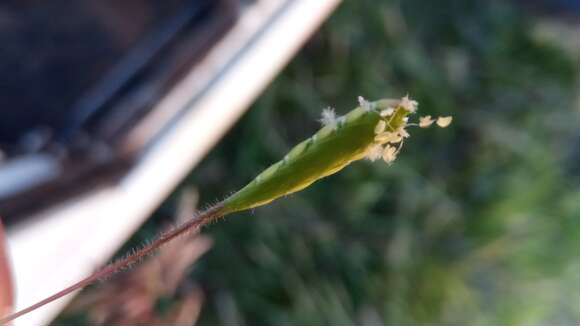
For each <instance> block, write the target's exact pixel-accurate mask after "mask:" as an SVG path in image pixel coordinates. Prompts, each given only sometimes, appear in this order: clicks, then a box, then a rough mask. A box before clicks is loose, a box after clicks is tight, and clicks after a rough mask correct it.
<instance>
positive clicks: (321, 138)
mask: <svg viewBox="0 0 580 326" xmlns="http://www.w3.org/2000/svg"><path fill="white" fill-rule="evenodd" d="M417 105H418V104H417V102H416V101H413V100H411V99H410V98H409V97H408V96H405V97H403V98H402V99H400V100H395V99H383V100H379V101H376V102H368V101H366V100H365V99H363V98H362V97H359V106H358V107H357V108H355V109H354V110H352V111H350V112H349V113H348V114H346V115H344V116H342V117H336V115H335V113H334V110H333V109H331V108H327V109H324V110H323V111H322V118H321V120H320V121H321V122H322V125H323V127H322V129H320V130H319V131H318V132H317V133H316V134H314V135H313V136H312V137H310V138H308V139H307V140H305V141H303V142H301V143H300V144H298V145H296V146H295V147H294V148H292V150H290V152H289V153H288V154H287V155H286V156H284V158H283V159H282V160H281V161H279V162H277V163H274V164H273V165H272V166H270V167H269V168H267V169H266V170H265V171H264V172H262V173H260V175H258V176H257V177H256V178H255V179H254V180H253V181H252V182H250V183H249V184H248V185H247V186H245V187H244V188H242V189H241V190H240V191H238V192H236V193H234V194H233V195H231V196H230V197H228V198H227V199H225V200H224V201H222V202H221V203H219V204H217V205H215V206H213V207H211V208H209V209H207V210H205V211H203V212H200V213H199V214H197V215H196V216H194V217H193V218H192V219H191V220H189V221H188V222H186V223H184V224H182V225H179V226H177V227H175V228H173V229H171V230H169V231H167V232H165V233H162V234H161V235H159V236H158V237H157V238H156V239H155V240H154V241H152V242H150V243H149V244H147V245H145V246H143V247H142V248H140V249H137V250H133V251H132V253H131V254H129V255H128V256H126V257H124V258H122V259H120V260H117V261H115V262H113V263H111V264H109V265H107V266H105V267H103V268H102V269H100V270H98V271H97V272H95V273H93V274H92V275H90V276H88V277H86V278H85V279H83V280H81V281H79V282H77V283H76V284H73V285H71V286H69V287H68V288H66V289H63V290H62V291H60V292H58V293H56V294H54V295H52V296H50V297H48V298H46V299H44V300H42V301H40V302H38V303H36V304H34V305H32V306H30V307H28V308H26V309H24V310H21V311H19V312H16V313H14V314H12V315H9V316H6V317H4V318H2V319H0V324H4V323H7V322H9V321H11V320H13V319H15V318H18V317H19V316H22V315H24V314H27V313H29V312H31V311H33V310H36V309H38V308H40V307H42V306H43V305H45V304H48V303H50V302H52V301H54V300H56V299H58V298H61V297H63V296H65V295H67V294H69V293H71V292H74V291H76V290H78V289H81V288H83V287H85V286H87V285H89V284H92V283H93V282H95V281H97V280H99V279H104V278H108V277H110V276H111V275H113V274H115V273H117V272H119V271H121V270H124V269H126V268H127V267H128V266H130V265H132V264H134V263H135V262H137V261H139V260H140V259H143V258H144V257H146V256H147V255H149V254H151V253H153V252H155V251H156V250H157V249H158V248H159V247H160V246H162V245H164V244H166V243H168V242H170V241H171V240H173V239H174V238H176V237H178V236H180V235H183V234H187V233H189V232H197V231H199V229H200V228H201V227H203V226H205V225H207V224H208V223H210V222H212V221H215V220H217V219H218V218H220V217H223V216H225V215H227V214H230V213H233V212H239V211H243V210H246V209H249V208H253V207H258V206H261V205H265V204H267V203H269V202H271V201H273V200H275V199H277V198H280V197H281V196H286V195H289V194H292V193H294V192H297V191H300V190H302V189H304V188H306V187H308V186H309V185H311V184H312V183H313V182H315V181H317V180H319V179H321V178H324V177H326V176H329V175H331V174H334V173H336V172H338V171H340V170H342V169H343V168H344V167H346V166H347V165H349V164H350V163H351V162H354V161H357V160H361V159H364V158H367V159H369V160H371V161H376V160H379V159H382V160H384V161H385V162H387V163H388V164H391V163H393V161H395V159H396V158H397V155H398V154H399V152H400V151H401V148H402V146H403V143H404V141H405V139H406V138H409V133H408V132H407V127H409V126H418V127H421V128H427V127H429V126H430V125H432V124H433V123H434V122H435V123H436V124H437V125H438V126H439V127H442V128H445V127H447V126H448V125H449V124H450V123H451V121H452V117H439V118H437V120H433V119H432V118H431V116H424V117H421V118H420V119H419V123H409V115H411V114H413V113H415V111H417Z"/></svg>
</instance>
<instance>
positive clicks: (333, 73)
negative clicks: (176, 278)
mask: <svg viewBox="0 0 580 326" xmlns="http://www.w3.org/2000/svg"><path fill="white" fill-rule="evenodd" d="M534 24H535V18H533V17H526V16H524V13H523V12H522V11H521V9H520V8H515V7H512V6H510V5H509V4H507V3H506V2H505V1H497V2H496V1H452V0H444V1H421V0H410V1H404V2H402V1H401V2H395V1H374V0H365V1H353V0H351V1H346V2H345V3H344V4H343V5H342V6H341V7H340V8H339V9H338V11H337V12H336V13H335V14H334V16H333V17H332V18H331V19H330V21H328V22H327V23H326V24H325V26H324V27H323V29H322V30H321V31H320V33H318V34H317V35H316V37H314V38H313V39H312V40H311V41H310V42H309V44H308V45H307V47H306V48H305V49H304V50H303V51H302V52H301V53H300V55H299V56H298V57H297V58H296V59H295V60H294V61H293V62H292V63H291V64H290V65H289V66H288V68H287V69H286V70H285V71H284V72H283V73H282V74H281V75H280V77H279V78H277V80H276V81H275V82H274V83H273V84H272V85H271V86H270V87H269V88H268V90H267V91H266V92H265V93H264V94H263V95H262V96H261V98H260V100H259V101H258V102H257V103H256V104H255V105H254V106H253V107H252V109H251V110H250V111H249V113H248V114H247V115H246V116H245V117H244V118H243V120H242V121H241V122H240V123H239V124H238V125H237V126H236V127H235V128H234V130H232V132H230V134H229V135H228V136H227V137H226V138H225V139H224V140H223V141H222V142H221V144H220V145H219V146H218V147H217V148H216V149H215V150H214V151H213V152H212V153H211V155H210V156H209V157H208V158H207V159H206V160H205V162H204V163H203V164H202V166H201V167H200V168H198V169H196V170H195V171H194V173H193V174H192V176H191V178H190V182H192V183H194V184H196V185H197V186H199V187H200V189H203V190H204V191H203V196H204V198H205V200H202V202H207V201H212V200H215V199H216V198H218V197H219V196H224V194H227V193H228V192H230V191H232V190H235V189H237V188H239V187H240V186H242V185H243V184H244V183H246V182H248V181H249V180H251V179H252V177H253V176H255V175H256V174H257V173H258V172H259V171H260V170H261V169H262V168H264V167H266V166H267V165H268V164H270V163H271V162H274V161H276V160H278V159H279V158H280V157H282V156H283V155H284V154H285V152H286V151H287V150H288V149H289V148H290V147H291V146H292V144H295V143H296V142H297V141H299V140H301V139H303V138H306V137H308V136H309V135H310V134H312V132H313V131H314V130H315V129H316V128H317V122H316V119H317V118H318V115H319V113H320V110H321V108H323V107H325V106H327V105H329V104H332V105H336V107H337V110H338V112H343V113H344V112H347V111H348V110H350V109H351V108H352V107H354V106H355V105H356V97H357V96H358V95H363V96H365V97H368V98H370V99H377V98H381V97H400V96H402V95H404V94H405V93H407V92H409V93H410V94H411V95H412V96H413V97H415V98H416V99H417V100H418V101H419V103H420V112H421V113H423V114H432V115H439V114H448V113H450V114H453V115H454V117H455V122H454V124H453V125H452V128H451V129H448V130H415V132H414V133H413V135H412V138H411V139H410V141H409V142H408V143H407V146H405V148H404V151H403V153H402V154H401V156H400V158H399V159H398V160H397V162H396V163H395V164H394V165H393V166H391V167H388V166H387V165H385V164H371V163H368V162H367V163H356V164H353V165H352V166H350V167H349V168H347V169H346V170H345V171H343V172H342V173H340V174H338V175H335V176H332V177H330V178H328V179H325V180H323V181H322V182H319V183H317V184H315V185H314V186H313V187H311V188H310V189H308V190H306V191H304V192H301V193H299V194H297V195H293V196H290V197H288V198H286V199H284V200H280V201H278V202H275V203H274V204H272V205H270V206H269V207H266V208H261V209H256V210H255V211H254V212H253V214H239V216H236V217H232V218H230V219H228V221H227V222H225V223H220V224H219V225H217V226H213V227H211V228H210V229H209V230H208V231H207V232H208V233H211V234H212V236H213V237H214V239H215V247H214V249H213V250H212V252H210V253H209V254H208V256H207V257H205V259H204V260H203V261H202V262H201V265H199V266H198V269H197V271H196V277H198V278H200V279H201V283H202V284H204V286H205V287H206V291H207V295H208V302H207V306H206V307H205V309H204V312H203V315H202V322H201V325H213V324H218V323H219V324H222V325H241V324H244V325H383V324H390V325H425V324H442V325H465V324H469V325H495V324H501V325H523V324H525V325H533V324H541V325H544V324H570V325H572V324H578V323H580V308H578V307H580V292H578V291H574V289H577V288H578V286H580V256H579V255H578V254H577V251H578V250H577V248H579V245H580V220H579V219H578V217H579V216H580V185H579V184H578V182H577V181H578V172H579V170H578V169H577V167H576V164H575V163H576V161H577V159H578V156H579V155H580V152H579V151H578V141H579V140H580V132H579V129H578V125H579V122H580V121H579V116H578V114H579V112H578V111H577V110H575V109H573V108H574V104H575V103H574V100H575V91H576V75H577V66H576V63H575V62H574V61H573V60H571V59H570V58H569V57H567V55H566V53H564V52H562V51H561V50H559V49H558V47H557V46H556V45H555V44H549V43H547V42H545V41H540V40H537V39H536V38H535V37H534V34H533V30H534V29H533V27H534Z"/></svg>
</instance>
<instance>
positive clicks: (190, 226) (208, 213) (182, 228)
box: [0, 204, 224, 325]
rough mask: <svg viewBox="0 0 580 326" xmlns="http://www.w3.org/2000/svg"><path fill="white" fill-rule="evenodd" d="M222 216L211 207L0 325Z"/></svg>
mask: <svg viewBox="0 0 580 326" xmlns="http://www.w3.org/2000/svg"><path fill="white" fill-rule="evenodd" d="M223 215H224V214H223V205H222V204H218V205H216V206H213V207H211V208H209V209H207V210H205V211H203V212H201V213H199V214H198V215H197V216H195V217H194V218H192V219H191V220H189V221H187V222H185V223H183V224H181V225H179V226H177V227H175V228H173V229H171V230H169V231H167V232H164V233H161V234H160V235H159V236H158V237H157V238H156V239H155V240H154V241H153V242H151V243H149V244H147V245H145V246H143V247H142V248H141V249H138V250H136V251H135V252H133V253H131V254H129V255H127V256H126V257H124V258H121V259H119V260H117V261H114V262H113V263H111V264H109V265H107V266H105V267H103V268H102V269H100V270H98V271H96V272H95V273H93V274H91V275H89V276H88V277H86V278H84V279H82V280H81V281H79V282H77V283H75V284H73V285H71V286H69V287H67V288H65V289H64V290H62V291H59V292H57V293H55V294H53V295H51V296H50V297H48V298H46V299H44V300H42V301H39V302H37V303H35V304H33V305H32V306H30V307H28V308H25V309H22V310H20V311H18V312H15V313H13V314H11V315H8V316H6V317H3V318H2V319H0V325H2V324H6V323H8V322H10V321H12V320H14V319H16V318H18V317H20V316H23V315H26V314H27V313H29V312H32V311H34V310H36V309H38V308H40V307H42V306H44V305H46V304H48V303H51V302H52V301H55V300H57V299H60V298H61V297H63V296H65V295H67V294H70V293H72V292H74V291H76V290H79V289H82V288H84V287H86V286H88V285H90V284H92V283H94V282H95V281H97V280H99V279H104V278H108V277H110V276H112V275H113V274H115V273H118V272H120V271H122V270H124V269H126V268H127V267H129V266H131V265H133V264H135V263H137V262H139V261H140V260H141V259H142V258H144V257H146V256H148V255H150V254H151V253H153V252H155V251H156V250H157V249H159V248H160V247H161V246H163V245H164V244H166V243H168V242H170V241H171V240H173V239H175V238H177V237H179V236H180V235H184V234H186V233H189V232H198V231H199V230H200V229H201V228H202V227H203V226H205V225H207V224H208V223H210V222H212V221H214V220H216V219H218V218H220V217H222V216H223Z"/></svg>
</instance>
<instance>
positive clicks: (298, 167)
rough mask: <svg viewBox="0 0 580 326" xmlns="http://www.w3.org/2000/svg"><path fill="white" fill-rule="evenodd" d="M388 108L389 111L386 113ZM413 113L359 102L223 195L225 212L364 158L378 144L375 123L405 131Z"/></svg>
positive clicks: (396, 104) (388, 103) (393, 104)
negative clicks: (225, 195)
mask: <svg viewBox="0 0 580 326" xmlns="http://www.w3.org/2000/svg"><path fill="white" fill-rule="evenodd" d="M415 105H416V104H415ZM386 110H389V111H390V112H387V113H390V114H388V115H387V114H385V112H386ZM411 112H413V110H409V108H408V107H405V106H403V105H402V101H399V100H387V99H385V100H380V101H376V102H366V101H364V100H362V101H361V106H359V107H357V108H356V109H354V110H352V111H351V112H349V113H348V114H346V115H345V116H343V117H340V118H338V119H336V120H335V121H334V122H327V125H326V126H324V127H323V128H322V129H320V130H319V131H318V132H317V133H316V134H315V135H314V136H312V137H310V138H308V139H307V140H305V141H303V142H301V143H300V144H298V145H296V146H295V147H294V148H293V149H292V150H291V151H290V152H289V153H288V154H287V155H286V156H285V157H284V159H282V160H281V161H279V162H277V163H275V164H273V165H272V166H270V167H269V168H267V169H266V170H265V171H264V172H262V173H261V174H260V175H258V176H257V177H256V178H255V179H254V180H253V181H252V182H250V183H249V184H248V185H247V186H245V187H244V188H243V189H241V190H240V191H238V192H236V193H235V194H233V195H232V196H230V197H229V198H227V199H226V200H225V201H224V203H223V204H224V210H225V212H224V213H225V214H227V213H231V212H236V211H241V210H244V209H248V208H252V207H256V206H260V205H264V204H266V203H269V202H271V201H273V200H275V199H277V198H279V197H281V196H284V195H288V194H291V193H293V192H296V191H299V190H302V189H304V188H306V187H308V186H309V185H310V184H312V183H313V182H315V181H316V180H318V179H321V178H323V177H326V176H328V175H331V174H333V173H336V172H338V171H340V170H341V169H342V168H344V167H345V166H347V165H348V164H349V163H351V162H353V161H356V160H360V159H362V158H365V157H366V156H367V155H368V154H369V151H370V150H371V148H372V147H373V146H376V145H377V140H376V137H377V133H376V131H375V129H376V127H377V125H378V124H379V121H385V123H386V130H388V131H390V132H393V133H395V132H396V131H397V130H404V127H405V125H406V116H407V115H408V114H409V113H411ZM381 113H383V114H381Z"/></svg>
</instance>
